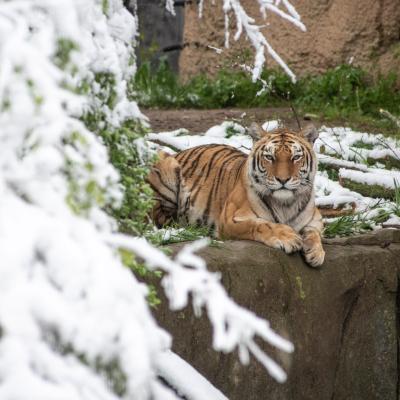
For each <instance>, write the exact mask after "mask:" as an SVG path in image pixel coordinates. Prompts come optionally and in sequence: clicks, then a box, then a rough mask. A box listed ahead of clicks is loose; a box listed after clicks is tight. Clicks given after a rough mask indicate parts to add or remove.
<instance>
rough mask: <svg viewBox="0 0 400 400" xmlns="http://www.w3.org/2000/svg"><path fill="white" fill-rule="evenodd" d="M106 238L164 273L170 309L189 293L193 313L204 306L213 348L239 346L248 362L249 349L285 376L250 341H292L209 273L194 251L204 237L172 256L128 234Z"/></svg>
mask: <svg viewBox="0 0 400 400" xmlns="http://www.w3.org/2000/svg"><path fill="white" fill-rule="evenodd" d="M106 241H107V242H108V243H110V244H112V245H113V246H115V247H116V248H120V247H121V248H124V249H127V250H130V251H132V252H134V253H135V254H137V255H138V256H139V257H140V258H142V259H143V260H144V261H145V262H146V264H147V265H149V267H151V268H157V269H161V270H163V271H165V272H166V273H167V274H166V276H165V277H164V278H163V280H162V285H163V287H164V289H165V292H166V295H167V297H168V299H169V301H170V306H171V308H172V309H173V310H180V309H182V308H184V307H185V306H186V305H187V304H188V301H189V295H192V299H193V300H192V301H193V307H194V311H195V314H196V315H198V316H199V315H200V314H201V310H202V308H203V307H204V308H205V309H206V311H207V315H208V317H209V319H210V321H211V324H212V326H213V332H214V334H213V346H214V348H215V349H216V350H219V351H223V352H231V351H233V350H234V349H236V348H238V349H239V356H240V359H241V361H242V363H244V364H247V363H248V362H249V353H252V354H253V355H254V356H255V357H256V358H257V359H258V360H259V361H260V362H261V363H262V364H263V365H264V366H265V368H266V369H267V370H268V372H269V373H270V374H271V375H272V376H273V377H274V378H275V379H276V380H277V381H279V382H283V381H284V380H285V379H286V373H285V372H284V371H283V370H282V368H281V367H280V366H279V365H278V364H277V363H275V362H274V361H273V360H272V359H271V358H270V357H268V356H267V355H266V354H265V353H263V352H262V351H261V350H260V349H259V347H258V346H257V344H256V343H255V341H254V338H255V336H259V337H260V338H262V339H263V340H265V341H266V342H268V343H269V344H271V345H273V346H275V347H277V348H278V349H280V350H283V351H285V352H291V351H293V345H292V344H291V343H290V342H288V341H287V340H285V339H283V338H282V337H281V336H279V335H277V334H276V333H275V332H274V331H273V330H272V329H271V328H270V326H269V324H268V322H267V321H265V320H263V319H260V318H258V317H257V316H256V315H255V314H253V313H252V312H250V311H248V310H245V309H243V308H242V307H240V306H238V305H237V304H236V303H234V302H233V301H232V300H231V299H230V298H229V296H228V295H227V293H226V291H225V289H224V288H223V287H222V285H221V283H220V276H219V274H216V273H210V272H208V271H207V269H206V264H205V262H204V260H203V259H202V258H200V257H199V256H197V255H196V254H195V252H196V251H198V250H200V249H201V248H202V247H204V246H205V245H206V244H207V242H206V241H198V242H194V243H192V244H190V245H187V246H185V247H184V248H183V249H182V250H181V251H180V252H179V253H178V255H177V256H176V259H175V260H171V259H170V258H168V257H167V256H166V255H165V254H164V253H163V252H161V251H160V250H158V249H155V248H154V247H153V246H151V245H150V244H149V243H148V242H147V241H146V240H145V239H143V238H135V239H133V238H128V237H126V236H123V235H119V234H113V235H111V236H108V237H107V238H106Z"/></svg>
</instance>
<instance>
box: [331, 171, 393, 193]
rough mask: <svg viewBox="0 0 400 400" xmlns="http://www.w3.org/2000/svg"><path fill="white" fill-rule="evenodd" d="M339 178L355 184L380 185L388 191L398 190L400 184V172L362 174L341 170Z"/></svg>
mask: <svg viewBox="0 0 400 400" xmlns="http://www.w3.org/2000/svg"><path fill="white" fill-rule="evenodd" d="M339 176H340V177H341V178H345V179H350V180H352V181H355V182H359V183H365V184H367V185H379V186H383V187H385V188H388V189H396V188H397V187H399V182H400V172H398V171H387V170H375V171H374V172H361V171H352V170H348V169H344V168H341V169H340V170H339Z"/></svg>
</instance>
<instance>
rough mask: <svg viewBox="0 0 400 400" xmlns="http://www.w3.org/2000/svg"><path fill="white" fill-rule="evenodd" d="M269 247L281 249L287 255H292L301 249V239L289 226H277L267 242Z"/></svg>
mask: <svg viewBox="0 0 400 400" xmlns="http://www.w3.org/2000/svg"><path fill="white" fill-rule="evenodd" d="M268 242H269V243H266V244H268V245H269V246H271V247H274V248H276V249H281V250H283V251H284V252H285V253H287V254H291V253H294V252H296V251H299V250H301V249H302V248H303V239H302V237H301V236H300V235H298V234H297V233H296V232H295V231H294V230H293V229H292V228H291V227H290V226H287V225H277V226H276V228H275V229H274V232H273V236H272V237H271V238H270V239H269V240H268Z"/></svg>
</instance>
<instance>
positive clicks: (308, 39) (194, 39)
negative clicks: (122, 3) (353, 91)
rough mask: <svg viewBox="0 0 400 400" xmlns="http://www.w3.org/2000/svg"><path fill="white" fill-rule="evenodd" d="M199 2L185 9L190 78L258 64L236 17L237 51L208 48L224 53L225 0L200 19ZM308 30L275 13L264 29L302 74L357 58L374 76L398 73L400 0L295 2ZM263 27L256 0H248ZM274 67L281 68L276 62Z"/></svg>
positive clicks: (183, 60)
mask: <svg viewBox="0 0 400 400" xmlns="http://www.w3.org/2000/svg"><path fill="white" fill-rule="evenodd" d="M195 3H196V2H193V3H192V4H191V5H190V4H188V5H187V6H186V8H185V29H184V42H185V45H186V47H185V48H184V50H183V51H182V54H181V57H180V70H181V75H182V76H183V77H184V78H187V77H190V76H193V75H195V74H198V73H199V72H205V73H208V74H214V73H215V72H216V71H217V70H218V69H219V68H221V67H224V66H226V65H228V66H232V65H234V64H237V63H242V62H247V63H250V62H252V60H253V56H254V51H253V48H252V47H251V45H250V43H249V42H248V41H247V40H245V39H244V35H242V36H243V37H242V38H241V39H240V40H239V41H238V42H236V43H235V42H234V40H233V34H234V32H235V21H234V18H233V17H232V18H231V25H232V34H231V38H232V40H231V48H230V49H229V50H224V52H223V53H222V55H217V54H216V52H215V51H214V50H212V49H210V48H209V47H207V46H208V45H211V46H214V47H217V48H221V49H224V16H223V13H222V4H221V1H215V4H212V2H211V1H205V2H204V17H203V18H202V19H199V18H198V11H197V6H196V4H195ZM292 3H293V5H294V6H295V7H296V9H297V11H298V12H299V13H300V15H301V16H302V20H303V22H304V23H305V25H306V26H307V29H308V31H307V32H306V33H303V32H301V31H300V30H298V29H297V28H295V27H293V25H292V24H290V23H289V22H287V21H284V20H282V19H281V18H279V17H277V16H275V15H273V14H272V13H269V16H268V26H266V27H265V28H264V29H263V32H264V33H265V34H266V36H267V38H268V40H269V41H270V44H271V45H272V47H273V48H274V49H275V50H276V51H278V53H279V54H280V55H281V56H282V57H283V59H284V60H285V61H286V62H287V63H288V64H289V65H290V67H291V68H292V69H293V70H294V72H295V73H296V74H297V75H299V76H302V75H305V74H308V73H319V72H323V71H325V70H326V69H328V68H331V67H335V66H337V65H339V64H342V63H347V62H349V61H350V60H353V63H354V64H355V65H360V66H362V67H364V68H366V69H367V70H368V71H370V72H371V73H372V74H377V73H387V72H389V71H391V70H395V71H397V70H398V69H399V67H400V3H399V0H307V1H304V0H293V1H292ZM242 4H243V6H244V7H245V9H246V10H247V11H248V13H249V14H250V15H251V16H253V17H256V21H257V23H259V24H260V25H262V24H264V22H263V21H262V20H261V19H260V17H259V15H260V13H259V6H258V2H257V1H256V0H242ZM268 66H269V67H276V64H275V63H274V61H273V60H272V59H271V58H268Z"/></svg>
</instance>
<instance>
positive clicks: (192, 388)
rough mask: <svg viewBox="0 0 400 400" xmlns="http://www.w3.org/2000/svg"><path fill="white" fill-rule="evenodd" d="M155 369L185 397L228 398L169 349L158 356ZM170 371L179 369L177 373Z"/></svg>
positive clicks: (222, 399)
mask: <svg viewBox="0 0 400 400" xmlns="http://www.w3.org/2000/svg"><path fill="white" fill-rule="evenodd" d="M157 370H158V373H159V374H160V376H161V377H162V378H164V379H165V380H166V381H167V382H169V384H170V385H171V386H172V387H173V388H174V389H175V390H176V391H177V392H178V393H179V394H180V395H183V396H185V397H186V398H189V399H191V400H204V399H213V400H228V398H227V397H225V396H224V395H223V394H222V393H221V392H220V391H219V390H218V389H216V388H215V387H213V386H212V385H211V383H210V382H208V381H207V380H206V379H205V378H204V377H203V376H202V375H200V374H199V373H198V372H197V371H196V370H195V369H194V368H193V367H192V366H191V365H189V364H188V363H187V362H186V361H184V360H183V359H182V358H180V357H179V356H177V355H176V354H174V353H172V352H171V351H168V352H165V353H164V354H163V355H162V356H161V357H159V358H158V360H157ZM172 371H179V374H176V373H171V372H172Z"/></svg>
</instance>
